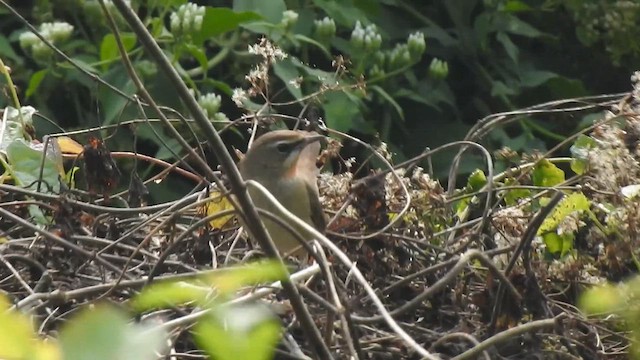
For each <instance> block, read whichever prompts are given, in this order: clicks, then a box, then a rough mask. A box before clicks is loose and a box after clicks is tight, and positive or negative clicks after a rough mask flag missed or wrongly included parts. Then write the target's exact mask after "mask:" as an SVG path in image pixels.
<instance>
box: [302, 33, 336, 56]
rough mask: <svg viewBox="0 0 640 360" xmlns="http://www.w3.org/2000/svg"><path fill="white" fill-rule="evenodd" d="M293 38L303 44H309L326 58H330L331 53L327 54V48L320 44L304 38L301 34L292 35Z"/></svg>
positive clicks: (306, 37)
mask: <svg viewBox="0 0 640 360" xmlns="http://www.w3.org/2000/svg"><path fill="white" fill-rule="evenodd" d="M293 38H294V39H296V40H299V41H301V42H305V43H307V44H311V45H313V46H315V47H317V48H318V49H320V50H321V51H322V53H323V54H324V55H325V56H326V57H327V58H329V59H330V58H331V53H329V50H327V48H326V47H325V46H324V45H322V44H321V43H320V42H318V41H316V40H314V39H312V38H310V37H308V36H304V35H301V34H294V35H293Z"/></svg>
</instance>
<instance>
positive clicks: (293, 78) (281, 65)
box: [273, 58, 303, 100]
mask: <svg viewBox="0 0 640 360" xmlns="http://www.w3.org/2000/svg"><path fill="white" fill-rule="evenodd" d="M273 71H274V73H275V74H276V75H277V76H278V77H279V78H280V80H282V82H284V85H285V86H286V87H287V90H289V93H291V95H293V96H294V97H295V98H296V99H298V100H300V99H301V98H302V97H303V95H302V91H301V90H300V86H297V85H295V84H294V82H297V78H298V77H300V76H301V75H300V72H299V71H298V68H297V67H296V66H295V65H294V64H293V63H292V62H291V60H290V59H289V58H286V59H284V60H282V61H278V62H276V63H275V64H273Z"/></svg>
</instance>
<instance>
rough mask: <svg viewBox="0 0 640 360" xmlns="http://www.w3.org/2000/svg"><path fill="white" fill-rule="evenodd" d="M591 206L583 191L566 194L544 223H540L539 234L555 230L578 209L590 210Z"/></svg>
mask: <svg viewBox="0 0 640 360" xmlns="http://www.w3.org/2000/svg"><path fill="white" fill-rule="evenodd" d="M589 207H590V202H589V199H587V197H586V196H584V194H583V193H581V192H574V193H571V194H570V195H568V196H565V197H564V198H563V199H562V200H561V201H560V203H559V204H558V205H557V206H556V207H555V209H554V210H553V212H552V213H551V214H550V215H549V216H548V217H547V218H546V219H545V220H544V222H543V223H542V225H540V228H539V229H538V235H541V234H545V233H547V232H553V231H555V229H556V228H557V227H558V225H560V223H561V222H562V221H563V220H564V219H565V218H566V217H567V216H569V215H571V214H572V213H574V212H576V211H578V212H582V211H587V210H589Z"/></svg>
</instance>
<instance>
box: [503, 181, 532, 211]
mask: <svg viewBox="0 0 640 360" xmlns="http://www.w3.org/2000/svg"><path fill="white" fill-rule="evenodd" d="M504 185H505V186H517V185H520V183H518V182H517V181H516V180H515V179H514V178H507V179H505V181H504ZM505 192H506V193H505V195H504V201H505V203H506V204H507V206H513V205H517V204H518V203H519V202H520V200H523V199H528V198H529V197H530V196H531V190H527V189H513V190H505Z"/></svg>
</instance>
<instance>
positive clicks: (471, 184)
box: [467, 169, 487, 192]
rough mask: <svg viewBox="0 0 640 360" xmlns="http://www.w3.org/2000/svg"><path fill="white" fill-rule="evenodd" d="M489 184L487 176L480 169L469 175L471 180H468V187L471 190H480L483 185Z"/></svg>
mask: <svg viewBox="0 0 640 360" xmlns="http://www.w3.org/2000/svg"><path fill="white" fill-rule="evenodd" d="M486 184H487V176H486V175H485V174H484V172H483V171H482V170H480V169H475V170H474V171H473V172H472V173H471V175H469V180H467V188H468V189H469V192H475V191H480V189H482V187H483V186H485V185H486Z"/></svg>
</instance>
